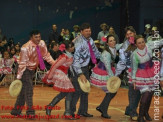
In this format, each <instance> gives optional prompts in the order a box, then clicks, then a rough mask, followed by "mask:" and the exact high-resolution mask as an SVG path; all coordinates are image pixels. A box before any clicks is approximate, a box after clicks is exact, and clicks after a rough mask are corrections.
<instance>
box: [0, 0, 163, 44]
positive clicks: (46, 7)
mask: <svg viewBox="0 0 163 122" xmlns="http://www.w3.org/2000/svg"><path fill="white" fill-rule="evenodd" d="M71 12H73V14H72V16H70V13H71ZM83 22H89V23H90V24H91V27H92V37H93V39H96V38H97V34H98V32H99V31H100V30H101V29H100V24H101V23H103V22H105V23H107V24H108V25H110V26H113V27H114V28H115V31H116V33H117V34H118V36H119V37H120V40H121V41H122V40H123V38H124V27H126V26H127V25H132V26H134V28H135V29H136V31H137V33H143V31H144V25H145V24H147V23H149V24H151V25H157V26H158V28H159V31H160V34H161V36H163V0H0V28H1V29H2V32H3V34H5V35H6V36H7V37H8V38H10V37H13V38H14V41H15V42H20V43H21V44H23V43H25V42H26V41H27V40H28V38H29V36H28V34H29V32H30V31H31V30H32V29H39V30H40V31H41V33H42V39H44V40H48V34H49V32H50V30H51V25H52V24H56V25H57V27H58V32H59V33H60V31H61V29H62V28H68V29H70V31H72V26H73V25H75V24H78V25H81V24H82V23H83Z"/></svg>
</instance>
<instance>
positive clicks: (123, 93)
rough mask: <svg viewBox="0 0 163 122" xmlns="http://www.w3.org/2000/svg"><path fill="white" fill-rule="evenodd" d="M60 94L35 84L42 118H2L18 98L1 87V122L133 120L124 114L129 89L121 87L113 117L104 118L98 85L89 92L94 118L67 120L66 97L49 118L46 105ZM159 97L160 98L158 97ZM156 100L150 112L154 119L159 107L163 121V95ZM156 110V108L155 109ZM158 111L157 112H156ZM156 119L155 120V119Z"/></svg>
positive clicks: (112, 107)
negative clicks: (100, 106) (100, 109)
mask: <svg viewBox="0 0 163 122" xmlns="http://www.w3.org/2000/svg"><path fill="white" fill-rule="evenodd" d="M57 94H58V92H57V91H55V90H53V88H52V87H48V86H45V85H44V86H42V85H36V86H34V96H33V102H34V107H35V109H36V115H38V116H40V117H41V118H40V119H35V120H28V119H25V118H5V119H4V118H2V117H4V115H6V116H5V117H7V116H9V117H10V109H11V108H12V107H13V106H14V103H15V100H16V98H12V97H10V95H9V93H8V88H5V87H0V122H4V121H8V122H21V121H35V122H41V121H42V122H46V121H47V122H48V121H54V122H55V121H56V122H58V121H59V122H68V121H73V122H132V121H131V119H130V118H129V117H127V116H125V115H124V112H125V108H126V106H127V105H128V89H125V88H120V89H119V91H118V93H117V95H116V96H115V98H114V99H113V100H112V101H111V103H110V106H109V109H108V113H109V115H111V119H104V118H102V117H101V114H100V113H99V112H98V111H96V107H97V106H98V105H99V104H100V102H101V101H102V99H103V97H104V95H105V93H104V92H103V91H102V90H101V89H99V88H96V87H91V92H90V94H89V105H88V107H89V108H88V113H90V114H93V115H94V117H92V118H86V117H81V118H80V119H78V120H66V119H63V118H62V115H63V113H64V110H65V108H64V105H65V103H64V101H65V99H63V100H61V101H60V102H59V103H58V104H57V107H56V108H55V109H56V110H52V115H56V117H57V118H53V119H49V120H48V119H47V118H46V114H45V109H44V107H45V105H47V104H49V102H51V100H52V99H53V97H54V96H56V95H57ZM157 99H158V98H157ZM154 101H155V102H156V100H155V99H154V97H153V99H152V104H151V107H150V111H149V114H150V115H151V117H152V119H154V108H156V107H157V110H158V109H159V112H158V116H159V120H158V121H157V122H163V119H162V118H161V117H162V115H163V97H160V98H159V100H158V101H157V102H159V105H157V106H156V104H155V106H154ZM78 107H79V102H78V104H77V108H78ZM155 110H156V109H155ZM22 113H23V115H25V108H24V109H23V112H22ZM155 113H156V112H155ZM153 121H154V120H153Z"/></svg>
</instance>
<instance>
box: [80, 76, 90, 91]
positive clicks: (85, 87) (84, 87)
mask: <svg viewBox="0 0 163 122" xmlns="http://www.w3.org/2000/svg"><path fill="white" fill-rule="evenodd" d="M78 82H79V85H80V88H81V90H82V91H83V92H86V93H89V92H90V90H91V88H90V86H91V85H90V82H89V81H88V80H87V82H86V83H83V82H82V81H81V79H80V77H79V78H78Z"/></svg>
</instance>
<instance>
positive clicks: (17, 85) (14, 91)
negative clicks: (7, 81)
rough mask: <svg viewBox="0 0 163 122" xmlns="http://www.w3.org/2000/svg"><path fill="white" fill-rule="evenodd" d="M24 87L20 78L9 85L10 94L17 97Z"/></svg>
mask: <svg viewBox="0 0 163 122" xmlns="http://www.w3.org/2000/svg"><path fill="white" fill-rule="evenodd" d="M21 89H22V82H21V81H20V80H14V81H13V82H12V83H11V85H10V87H9V94H10V95H11V96H12V97H17V96H18V95H19V93H20V91H21Z"/></svg>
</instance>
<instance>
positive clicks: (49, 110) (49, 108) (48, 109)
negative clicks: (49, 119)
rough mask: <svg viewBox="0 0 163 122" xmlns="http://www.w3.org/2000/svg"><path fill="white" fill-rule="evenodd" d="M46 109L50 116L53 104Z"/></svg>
mask: <svg viewBox="0 0 163 122" xmlns="http://www.w3.org/2000/svg"><path fill="white" fill-rule="evenodd" d="M45 110H46V115H48V116H50V115H51V110H52V109H51V106H47V107H46V109H45Z"/></svg>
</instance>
